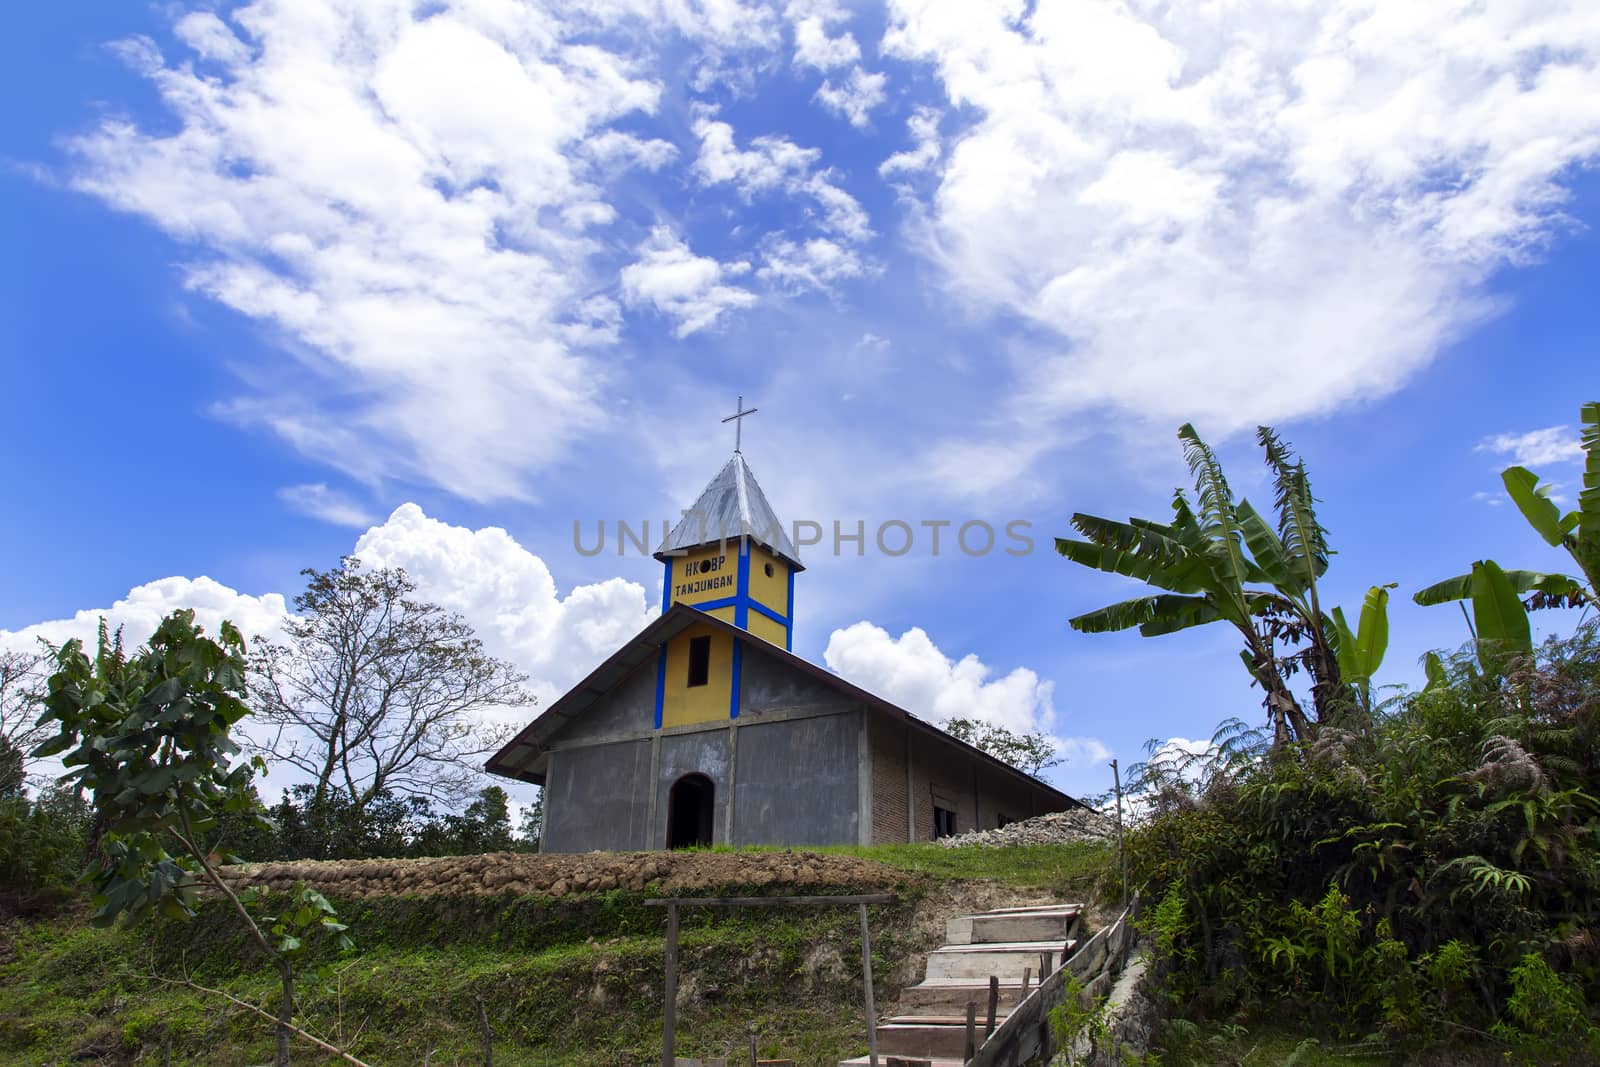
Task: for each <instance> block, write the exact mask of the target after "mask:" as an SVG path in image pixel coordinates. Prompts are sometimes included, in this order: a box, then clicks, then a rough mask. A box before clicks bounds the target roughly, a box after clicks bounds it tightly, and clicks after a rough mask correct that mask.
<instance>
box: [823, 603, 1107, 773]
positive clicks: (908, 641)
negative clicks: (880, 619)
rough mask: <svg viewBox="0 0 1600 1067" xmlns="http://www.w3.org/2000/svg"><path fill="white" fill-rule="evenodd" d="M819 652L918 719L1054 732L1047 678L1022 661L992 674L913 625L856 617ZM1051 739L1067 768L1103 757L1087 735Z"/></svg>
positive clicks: (973, 658) (1050, 687)
mask: <svg viewBox="0 0 1600 1067" xmlns="http://www.w3.org/2000/svg"><path fill="white" fill-rule="evenodd" d="M822 659H823V662H825V663H826V664H827V665H828V667H829V668H830V669H832V670H833V671H834V672H836V673H837V674H839V675H840V676H842V677H844V678H846V679H848V680H849V681H851V682H854V683H855V684H856V685H859V686H861V687H862V688H863V689H866V690H868V691H870V692H873V693H876V694H878V695H879V696H881V697H883V698H884V699H886V700H889V701H892V702H893V703H895V704H898V705H900V706H901V707H903V708H905V709H906V710H907V711H909V712H911V713H912V714H913V715H916V716H918V717H919V718H922V719H927V720H929V721H932V722H938V723H944V722H947V721H949V720H950V719H953V718H961V719H977V720H981V721H983V722H989V723H994V724H995V725H997V726H1003V727H1005V728H1006V729H1008V730H1012V731H1015V732H1018V733H1044V734H1051V735H1053V733H1054V729H1055V720H1056V711H1055V702H1054V695H1055V683H1053V682H1048V681H1044V680H1041V679H1040V678H1039V676H1038V675H1037V674H1035V673H1034V672H1033V671H1031V670H1029V669H1028V668H1026V667H1018V668H1016V669H1015V670H1013V671H1012V672H1011V673H1010V674H1007V675H1005V676H1003V677H999V678H992V677H991V675H992V674H993V671H992V669H991V668H990V667H989V666H988V665H986V664H984V663H983V662H982V661H981V660H979V659H978V657H977V656H975V655H967V656H963V657H962V658H961V659H960V660H952V659H951V658H950V657H949V656H946V655H945V654H944V653H943V652H941V651H940V650H939V647H938V646H937V645H935V644H934V643H933V641H932V640H931V639H930V638H929V637H928V635H927V633H926V632H925V631H924V630H923V629H922V628H921V627H913V628H911V629H909V630H907V631H906V632H905V633H903V634H901V635H900V636H899V637H891V636H889V633H888V631H886V630H884V629H883V628H882V627H880V626H875V625H873V624H872V623H870V622H865V621H863V622H858V623H855V624H854V625H851V626H847V627H845V628H844V629H842V630H835V631H833V633H832V634H830V635H829V637H828V647H827V648H826V649H825V650H824V651H823V653H822ZM1054 740H1055V742H1056V747H1057V754H1058V755H1059V756H1061V757H1062V758H1063V760H1064V762H1065V764H1066V765H1067V766H1069V767H1084V766H1089V765H1092V764H1095V763H1100V762H1102V761H1104V760H1105V759H1106V758H1108V757H1109V756H1110V752H1109V750H1107V749H1106V747H1105V746H1104V745H1103V744H1101V743H1100V742H1099V741H1097V740H1095V739H1094V738H1086V737H1069V738H1060V737H1056V738H1054Z"/></svg>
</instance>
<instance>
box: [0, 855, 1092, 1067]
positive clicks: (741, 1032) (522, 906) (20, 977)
mask: <svg viewBox="0 0 1600 1067" xmlns="http://www.w3.org/2000/svg"><path fill="white" fill-rule="evenodd" d="M822 851H823V852H825V853H828V854H830V855H832V856H835V857H848V858H851V859H866V860H871V861H875V866H876V865H881V867H879V868H878V869H879V870H881V872H882V873H881V875H879V876H878V877H877V878H876V880H877V881H878V883H879V884H878V885H877V887H876V888H881V889H886V890H891V891H893V892H894V893H895V894H896V895H897V897H898V899H897V901H896V903H894V904H892V905H886V906H882V907H875V908H873V909H872V923H873V937H874V944H873V949H874V973H875V975H876V976H877V977H878V982H877V986H878V995H879V998H880V1001H881V1002H884V1003H887V1002H888V999H889V998H890V997H892V996H893V995H894V994H895V992H897V990H898V988H899V986H900V985H902V984H904V983H905V982H907V981H910V980H913V979H914V972H915V966H916V964H917V963H918V962H919V961H920V957H921V954H922V953H923V952H924V951H926V950H927V949H928V948H931V947H933V946H935V945H937V944H938V943H939V942H940V939H941V937H942V934H943V920H944V918H946V917H948V916H949V915H954V914H960V913H962V912H965V911H967V910H971V909H974V908H978V907H987V906H991V905H993V904H995V903H999V902H1001V901H1004V900H1011V899H1021V898H1028V899H1068V898H1070V899H1079V900H1081V899H1086V898H1088V897H1090V896H1092V895H1094V894H1096V893H1097V892H1098V891H1099V889H1098V887H1099V885H1100V884H1101V883H1102V882H1103V880H1104V878H1105V874H1106V871H1107V870H1108V862H1107V861H1108V852H1107V850H1106V849H1104V848H1102V847H1100V846H1094V845H1068V846H1049V847H1047V846H1032V847H1018V848H1005V849H959V850H957V849H944V848H940V847H938V846H935V845H905V846H887V847H874V848H859V849H856V848H840V849H827V850H822ZM703 855H705V856H706V859H707V860H712V859H715V860H717V861H718V867H719V869H722V868H723V867H724V866H725V864H726V862H727V857H725V856H723V855H721V854H720V853H718V854H703ZM801 855H802V854H799V853H796V854H795V857H796V858H799V857H800V856H801ZM419 862H425V861H419ZM568 862H570V860H569V861H568ZM749 862H750V863H751V864H752V865H761V864H762V859H761V855H760V854H754V855H751V856H750V858H749ZM804 867H805V869H808V870H812V871H817V872H820V873H819V874H817V875H816V877H822V878H826V877H827V876H828V874H827V872H828V871H829V870H830V865H829V863H828V856H822V857H818V858H816V859H814V860H809V861H808V862H807V863H806V864H805V865H804ZM663 884H667V882H665V881H663V882H661V883H657V884H651V885H645V886H644V887H643V888H641V889H638V890H635V889H629V888H615V889H609V890H606V891H601V892H583V891H572V890H570V889H568V890H566V891H565V892H564V894H563V895H561V896H550V895H547V894H545V895H541V894H533V893H522V894H518V893H511V892H508V893H500V894H498V895H475V896H465V895H458V894H453V893H434V894H432V895H418V894H414V895H410V896H361V897H354V896H352V897H349V898H346V899H341V898H340V897H339V896H338V894H336V893H330V894H329V895H330V897H331V898H332V899H333V902H334V903H335V905H336V906H337V907H338V909H339V912H340V915H341V918H342V919H343V920H344V921H346V922H348V923H349V924H350V927H351V933H352V934H353V936H354V937H355V939H356V942H357V948H356V951H355V952H354V953H352V954H350V955H347V956H344V957H342V958H339V957H334V958H331V959H330V960H329V962H328V964H327V966H326V969H325V974H324V977H323V978H322V980H321V981H319V982H317V983H316V984H315V985H314V986H308V988H307V989H306V990H305V991H304V994H303V996H302V998H301V1007H302V1013H303V1017H304V1020H305V1021H306V1022H307V1024H308V1028H309V1029H311V1030H313V1031H315V1032H316V1033H318V1034H321V1035H323V1036H324V1037H326V1038H328V1039H329V1040H332V1041H334V1042H335V1043H337V1044H344V1045H346V1046H347V1047H349V1048H350V1049H351V1051H352V1052H353V1053H354V1054H356V1055H358V1056H360V1057H361V1058H363V1059H365V1060H366V1061H367V1062H369V1063H372V1064H385V1065H387V1064H423V1063H428V1064H430V1065H438V1064H456V1063H463V1064H464V1063H474V1064H476V1063H481V1062H482V1051H481V1042H480V1038H479V1023H478V1004H479V1003H480V1002H481V1003H482V1005H483V1008H484V1012H485V1014H486V1016H487V1018H488V1020H489V1023H490V1027H491V1029H492V1031H493V1033H494V1037H495V1049H494V1053H495V1063H496V1064H499V1065H511V1067H515V1065H521V1064H528V1065H532V1064H596V1065H618V1067H620V1065H624V1064H626V1065H635V1064H640V1063H648V1062H651V1061H652V1060H653V1059H654V1058H655V1057H658V1056H659V1054H660V1052H659V1050H660V1025H661V996H662V976H663V969H662V968H663V941H662V929H663V915H662V910H661V909H660V908H651V907H647V906H645V904H644V901H645V900H646V899H647V898H648V897H650V896H652V895H656V894H658V893H659V892H661V886H662V885H663ZM864 888H867V887H866V886H864V885H863V884H862V881H861V875H860V873H859V869H858V870H857V873H856V874H855V875H853V876H852V880H851V882H850V884H848V885H830V884H827V883H826V882H823V883H812V884H782V883H778V882H770V883H768V884H767V885H766V886H765V887H764V890H763V891H765V892H770V893H789V892H807V893H824V892H835V891H848V892H860V891H862V890H863V889H864ZM738 891H739V892H740V893H750V892H752V890H750V889H749V888H748V887H741V888H740V889H739V890H738ZM672 892H673V893H674V894H675V895H706V896H710V895H716V893H717V892H718V887H717V886H714V885H706V886H703V887H699V888H696V889H695V890H693V891H691V892H684V891H682V890H680V889H672ZM86 916H87V910H86V909H82V908H74V909H70V910H68V911H67V912H64V913H62V914H59V915H57V916H54V917H51V918H46V919H34V920H22V919H13V920H10V921H8V922H7V923H6V925H5V926H4V928H3V931H0V1062H5V1063H15V1064H57V1063H64V1062H98V1063H105V1064H136V1063H146V1064H162V1063H164V1062H166V1056H167V1055H168V1054H169V1052H170V1057H171V1061H170V1062H171V1063H173V1064H207V1065H218V1067H229V1065H241V1067H242V1065H247V1064H260V1063H265V1062H270V1060H271V1053H272V1035H271V1033H270V1028H269V1027H268V1026H267V1025H266V1024H265V1023H263V1022H262V1021H260V1020H259V1019H257V1018H255V1017H253V1016H251V1015H250V1014H249V1013H248V1012H247V1011H246V1010H244V1009H242V1008H240V1007H237V1006H235V1005H232V1004H230V1003H228V1002H227V1001H226V1000H224V999H222V998H220V997H217V996H214V995H211V994H207V993H202V992H198V991H196V990H194V989H192V988H189V987H187V986H185V985H183V984H179V983H181V982H182V981H184V980H185V979H187V980H189V981H192V982H194V983H196V984H198V985H203V986H208V987H212V988H215V989H219V990H222V991H225V992H227V993H229V994H231V995H233V996H235V997H238V998H239V999H241V1000H243V1001H246V1002H249V1003H255V1004H262V1005H266V1004H269V1003H270V1002H271V1000H272V996H273V993H274V991H275V989H276V979H275V977H274V976H273V975H272V973H271V972H270V971H269V970H268V969H266V968H263V967H262V966H260V962H261V961H260V960H259V959H258V958H255V956H254V954H253V952H252V951H251V949H250V946H249V945H248V944H247V943H246V941H245V939H244V937H243V935H242V934H241V932H240V931H239V930H238V929H237V927H236V924H235V923H234V922H233V921H232V920H231V917H230V916H229V915H228V914H227V913H226V912H224V911H223V910H222V908H221V907H220V906H219V905H217V904H216V903H212V904H208V905H207V906H206V907H205V908H204V910H203V912H202V914H201V916H200V918H199V919H198V920H196V921H194V922H192V923H187V924H180V923H173V922H167V923H160V924H155V925H151V926H146V927H139V928H134V929H128V930H124V929H113V930H99V929H94V928H92V927H90V926H89V925H88V923H87V919H86ZM857 924H858V920H857V917H856V913H855V911H854V910H852V909H848V908H804V909H802V908H762V909H748V910H732V911H730V910H722V909H704V910H701V909H688V910H686V911H685V913H684V917H683V933H682V937H681V944H682V948H681V960H682V963H681V968H682V970H681V978H680V994H681V995H680V1003H681V1004H682V1005H683V1010H682V1012H681V1014H680V1023H679V1044H678V1048H679V1053H680V1055H723V1054H727V1053H729V1052H733V1051H737V1050H740V1049H744V1048H746V1047H747V1044H748V1040H749V1034H750V1031H751V1028H752V1027H754V1028H755V1032H756V1034H757V1041H758V1047H759V1049H760V1051H761V1053H762V1054H763V1055H765V1056H774V1057H775V1056H779V1055H782V1056H785V1057H790V1058H793V1059H795V1060H797V1061H798V1062H800V1063H803V1064H832V1063H834V1062H836V1061H837V1060H838V1059H839V1058H842V1057H846V1056H852V1055H857V1054H860V1053H864V1052H865V1051H866V1038H865V1025H864V1022H863V1020H862V1016H861V977H860V941H859V931H858V925H857ZM296 1062H299V1063H320V1062H332V1059H331V1057H327V1056H323V1055H321V1054H318V1053H316V1052H315V1051H314V1050H312V1049H310V1048H309V1047H304V1048H302V1047H299V1046H297V1049H296Z"/></svg>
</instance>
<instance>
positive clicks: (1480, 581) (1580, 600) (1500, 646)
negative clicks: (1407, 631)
mask: <svg viewBox="0 0 1600 1067" xmlns="http://www.w3.org/2000/svg"><path fill="white" fill-rule="evenodd" d="M1579 417H1580V418H1581V420H1582V422H1583V449H1584V452H1585V460H1584V472H1583V489H1582V491H1581V492H1579V494H1578V506H1577V507H1576V508H1574V509H1573V510H1572V511H1569V512H1567V513H1566V514H1565V515H1563V514H1562V513H1561V510H1560V509H1559V508H1558V507H1557V506H1556V503H1555V501H1553V500H1551V499H1550V490H1551V488H1552V487H1551V486H1550V485H1548V484H1545V485H1540V484H1539V476H1538V475H1537V474H1535V473H1533V472H1532V471H1530V470H1528V469H1527V468H1526V467H1507V468H1506V469H1505V470H1504V471H1503V472H1501V475H1500V479H1501V481H1502V482H1503V483H1504V484H1505V487H1506V494H1507V495H1508V496H1510V497H1511V500H1512V502H1513V503H1515V504H1516V505H1517V510H1519V511H1521V512H1522V516H1523V518H1525V519H1527V520H1528V525H1530V526H1532V527H1533V528H1534V530H1535V531H1536V532H1537V533H1538V534H1539V536H1540V537H1542V538H1543V539H1544V541H1545V543H1546V544H1548V545H1550V546H1551V547H1552V548H1561V549H1565V550H1566V552H1567V554H1568V555H1569V556H1570V557H1572V561H1573V562H1574V563H1576V564H1577V565H1578V569H1579V570H1580V571H1581V572H1582V574H1583V577H1582V578H1578V577H1575V576H1573V575H1569V574H1561V573H1547V572H1543V571H1529V570H1502V569H1501V568H1500V566H1499V565H1498V564H1496V563H1494V562H1493V561H1492V560H1480V561H1479V562H1477V563H1474V564H1473V565H1472V570H1471V572H1469V573H1467V574H1461V575H1457V576H1456V577H1454V578H1447V579H1445V580H1444V581H1442V582H1435V583H1434V584H1433V585H1430V586H1428V587H1427V588H1426V589H1422V590H1419V591H1418V592H1417V593H1416V594H1415V595H1414V596H1413V597H1412V599H1414V600H1415V601H1416V602H1417V603H1418V604H1421V605H1424V606H1430V605H1434V604H1448V603H1450V602H1451V601H1456V600H1470V601H1471V602H1472V608H1473V624H1474V625H1473V632H1474V637H1475V639H1476V640H1477V643H1478V652H1479V660H1480V662H1481V663H1482V665H1483V667H1484V669H1485V670H1487V671H1490V672H1491V673H1496V674H1498V673H1501V672H1502V671H1503V669H1504V668H1505V667H1506V666H1507V665H1508V663H1509V662H1510V660H1511V658H1512V657H1514V656H1517V655H1527V654H1528V653H1530V652H1531V650H1532V645H1531V639H1530V637H1529V626H1528V615H1527V611H1528V609H1529V608H1544V607H1562V606H1566V607H1577V606H1580V605H1584V604H1594V603H1597V602H1600V402H1591V403H1588V404H1585V405H1583V408H1582V410H1581V412H1580V415H1579ZM1523 596H1526V597H1527V598H1528V599H1527V601H1526V602H1525V603H1524V602H1523V601H1521V600H1520V599H1519V598H1520V597H1523Z"/></svg>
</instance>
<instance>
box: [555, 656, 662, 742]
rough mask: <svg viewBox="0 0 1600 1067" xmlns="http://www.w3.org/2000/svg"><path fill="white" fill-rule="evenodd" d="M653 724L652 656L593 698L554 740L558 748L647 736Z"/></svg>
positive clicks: (654, 682) (654, 685)
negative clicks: (606, 691)
mask: <svg viewBox="0 0 1600 1067" xmlns="http://www.w3.org/2000/svg"><path fill="white" fill-rule="evenodd" d="M655 724H656V661H655V660H654V659H653V658H652V659H651V660H650V661H649V662H647V663H646V664H645V665H644V666H642V667H639V668H637V669H636V670H635V671H634V672H633V673H632V674H630V675H628V677H626V678H624V679H623V680H622V681H621V682H620V683H619V684H618V685H617V687H616V688H615V689H613V690H612V691H611V692H610V693H609V694H607V695H606V696H605V697H603V698H601V699H600V700H597V701H595V703H593V704H591V705H590V706H589V707H587V708H585V709H584V710H583V712H582V713H581V714H580V715H578V717H577V718H576V719H574V720H573V721H572V722H570V723H568V724H567V726H566V727H565V728H564V729H562V731H561V733H560V735H559V736H558V737H556V738H555V739H554V741H555V744H556V746H557V747H559V746H561V745H570V744H574V743H586V742H594V741H599V740H615V739H618V738H621V737H627V736H632V737H640V736H644V735H647V734H648V733H649V732H650V731H651V730H652V729H654V727H655Z"/></svg>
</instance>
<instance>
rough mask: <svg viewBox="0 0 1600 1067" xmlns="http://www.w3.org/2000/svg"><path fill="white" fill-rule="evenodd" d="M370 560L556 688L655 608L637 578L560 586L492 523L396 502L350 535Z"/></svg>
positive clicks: (549, 695)
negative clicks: (440, 515)
mask: <svg viewBox="0 0 1600 1067" xmlns="http://www.w3.org/2000/svg"><path fill="white" fill-rule="evenodd" d="M352 554H353V555H356V556H359V557H360V559H361V562H362V563H363V564H366V565H368V566H372V567H403V568H405V570H406V573H408V574H409V575H411V577H412V578H414V579H416V582H417V594H418V595H419V596H420V597H422V598H423V599H424V600H428V601H431V602H433V603H436V604H439V605H442V606H443V607H446V608H449V609H451V610H453V611H459V612H460V613H461V614H462V616H463V617H464V618H465V619H466V620H467V622H469V623H471V624H472V627H473V629H474V630H476V631H477V633H478V636H479V637H481V638H482V639H483V642H484V645H485V646H486V647H487V648H488V649H489V651H490V652H491V653H493V654H494V655H497V656H500V657H502V658H504V659H506V660H509V661H510V662H511V663H514V664H516V665H517V666H518V667H519V668H521V669H522V670H523V671H526V672H527V673H528V675H529V676H530V678H531V682H530V684H531V686H532V688H533V690H534V692H535V693H536V694H537V695H538V696H539V697H540V699H541V700H543V701H546V702H548V701H549V700H551V699H553V698H554V697H557V696H560V695H561V694H562V693H563V692H564V691H565V690H566V689H567V688H568V687H569V686H571V685H572V684H573V683H575V682H577V681H579V680H580V679H581V678H583V677H584V675H586V674H588V673H589V672H590V671H591V670H593V669H594V668H595V667H597V666H598V665H599V664H600V662H601V661H602V660H603V659H605V657H607V656H609V655H610V654H611V653H613V652H615V651H616V650H617V649H618V647H620V646H621V645H622V643H623V642H624V641H625V640H627V639H628V638H630V637H632V636H633V635H634V634H636V633H638V632H639V631H640V630H641V629H643V628H644V627H645V625H646V624H648V623H649V622H650V620H651V619H652V618H654V617H655V615H656V610H655V609H654V608H652V607H650V605H649V604H648V603H647V602H646V597H645V591H644V587H643V586H641V585H639V584H638V583H637V582H629V581H625V580H623V579H621V578H610V579H607V580H605V581H603V582H595V583H593V584H589V585H580V586H576V587H574V588H573V589H571V590H570V591H569V592H568V593H567V594H566V595H564V596H563V595H561V593H560V591H559V590H558V588H557V586H556V581H555V577H554V575H552V574H551V572H550V568H549V566H548V565H546V563H545V562H544V560H543V559H541V558H540V557H539V556H537V555H535V554H534V553H532V552H530V551H528V549H526V548H524V547H523V546H522V545H521V544H519V543H518V542H517V540H516V539H515V538H513V537H512V536H511V535H510V534H508V533H507V532H506V531H505V530H503V529H501V528H500V527H498V526H488V527H484V528H483V529H479V530H470V529H467V528H466V527H464V526H452V525H450V524H449V523H445V522H441V521H439V520H438V519H433V518H429V517H428V516H427V515H425V514H424V513H423V511H422V509H421V508H420V507H418V506H417V505H416V504H403V505H401V506H400V507H398V508H396V509H395V510H394V513H393V514H392V515H390V516H389V518H388V519H387V520H386V521H385V522H384V523H383V525H381V526H375V527H373V528H372V529H371V530H368V531H367V532H366V533H365V534H362V535H361V538H360V539H359V540H358V541H357V542H356V544H355V548H354V549H353V552H352Z"/></svg>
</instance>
